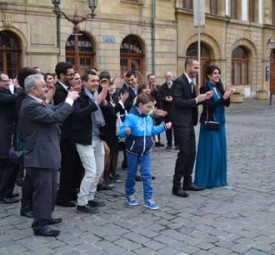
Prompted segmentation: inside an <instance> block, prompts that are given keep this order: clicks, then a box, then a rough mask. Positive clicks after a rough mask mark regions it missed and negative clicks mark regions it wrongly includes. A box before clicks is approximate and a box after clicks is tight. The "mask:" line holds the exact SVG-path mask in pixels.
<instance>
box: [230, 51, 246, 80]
mask: <svg viewBox="0 0 275 255" xmlns="http://www.w3.org/2000/svg"><path fill="white" fill-rule="evenodd" d="M248 71H249V55H248V51H247V49H246V48H245V47H243V46H239V47H237V48H235V49H234V51H233V52H232V84H233V85H246V84H248V83H249V79H248Z"/></svg>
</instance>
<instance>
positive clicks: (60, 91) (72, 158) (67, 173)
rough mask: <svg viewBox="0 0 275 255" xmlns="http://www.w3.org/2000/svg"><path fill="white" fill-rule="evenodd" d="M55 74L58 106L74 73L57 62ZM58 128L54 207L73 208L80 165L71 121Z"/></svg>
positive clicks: (64, 96)
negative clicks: (58, 164) (57, 181)
mask: <svg viewBox="0 0 275 255" xmlns="http://www.w3.org/2000/svg"><path fill="white" fill-rule="evenodd" d="M55 73H56V76H57V78H58V81H57V83H56V84H55V87H56V91H55V95H54V97H53V99H54V104H55V105H58V104H60V103H63V102H64V101H65V99H66V97H67V95H68V91H69V89H70V87H71V82H72V81H73V79H74V74H75V71H74V68H73V65H72V64H71V63H69V62H59V63H58V64H57V65H56V66H55ZM60 128H61V139H60V150H61V168H60V182H59V189H58V192H57V199H56V205H58V206H63V207H74V206H75V204H74V203H73V202H72V200H75V199H76V191H75V190H74V189H75V187H76V185H75V182H76V181H77V180H76V178H75V176H76V174H75V173H76V171H80V169H76V168H77V166H78V165H79V164H80V162H79V161H80V159H79V157H78V154H77V151H76V148H75V144H74V142H73V141H72V136H71V119H70V118H67V119H66V120H65V121H64V122H63V123H62V124H61V125H60ZM77 163H79V164H77Z"/></svg>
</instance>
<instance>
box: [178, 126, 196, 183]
mask: <svg viewBox="0 0 275 255" xmlns="http://www.w3.org/2000/svg"><path fill="white" fill-rule="evenodd" d="M174 131H175V137H176V139H177V143H178V146H179V153H178V156H177V160H176V166H175V174H174V178H173V183H174V185H176V186H180V185H181V179H182V178H183V185H184V186H188V185H190V184H191V183H192V172H193V167H194V161H195V157H196V140H195V131H194V128H193V127H190V128H184V127H174Z"/></svg>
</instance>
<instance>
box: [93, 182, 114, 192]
mask: <svg viewBox="0 0 275 255" xmlns="http://www.w3.org/2000/svg"><path fill="white" fill-rule="evenodd" d="M112 189H113V187H111V186H108V185H106V184H105V183H104V184H98V185H97V191H100V190H112Z"/></svg>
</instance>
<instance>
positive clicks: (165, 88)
mask: <svg viewBox="0 0 275 255" xmlns="http://www.w3.org/2000/svg"><path fill="white" fill-rule="evenodd" d="M172 90H173V74H172V73H171V72H170V71H167V72H166V73H165V83H163V84H162V85H161V86H160V88H159V95H158V97H159V100H160V102H161V103H160V104H161V108H162V109H163V110H164V111H166V112H167V113H168V114H167V115H166V116H165V117H164V122H165V123H167V122H170V121H171V114H172V101H173V96H172V93H173V92H172ZM165 132H166V139H167V147H166V149H167V150H169V149H171V148H172V140H173V133H174V132H173V127H172V128H169V129H167V130H166V131H165ZM174 144H175V148H177V147H178V145H177V143H176V140H175V142H174Z"/></svg>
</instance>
